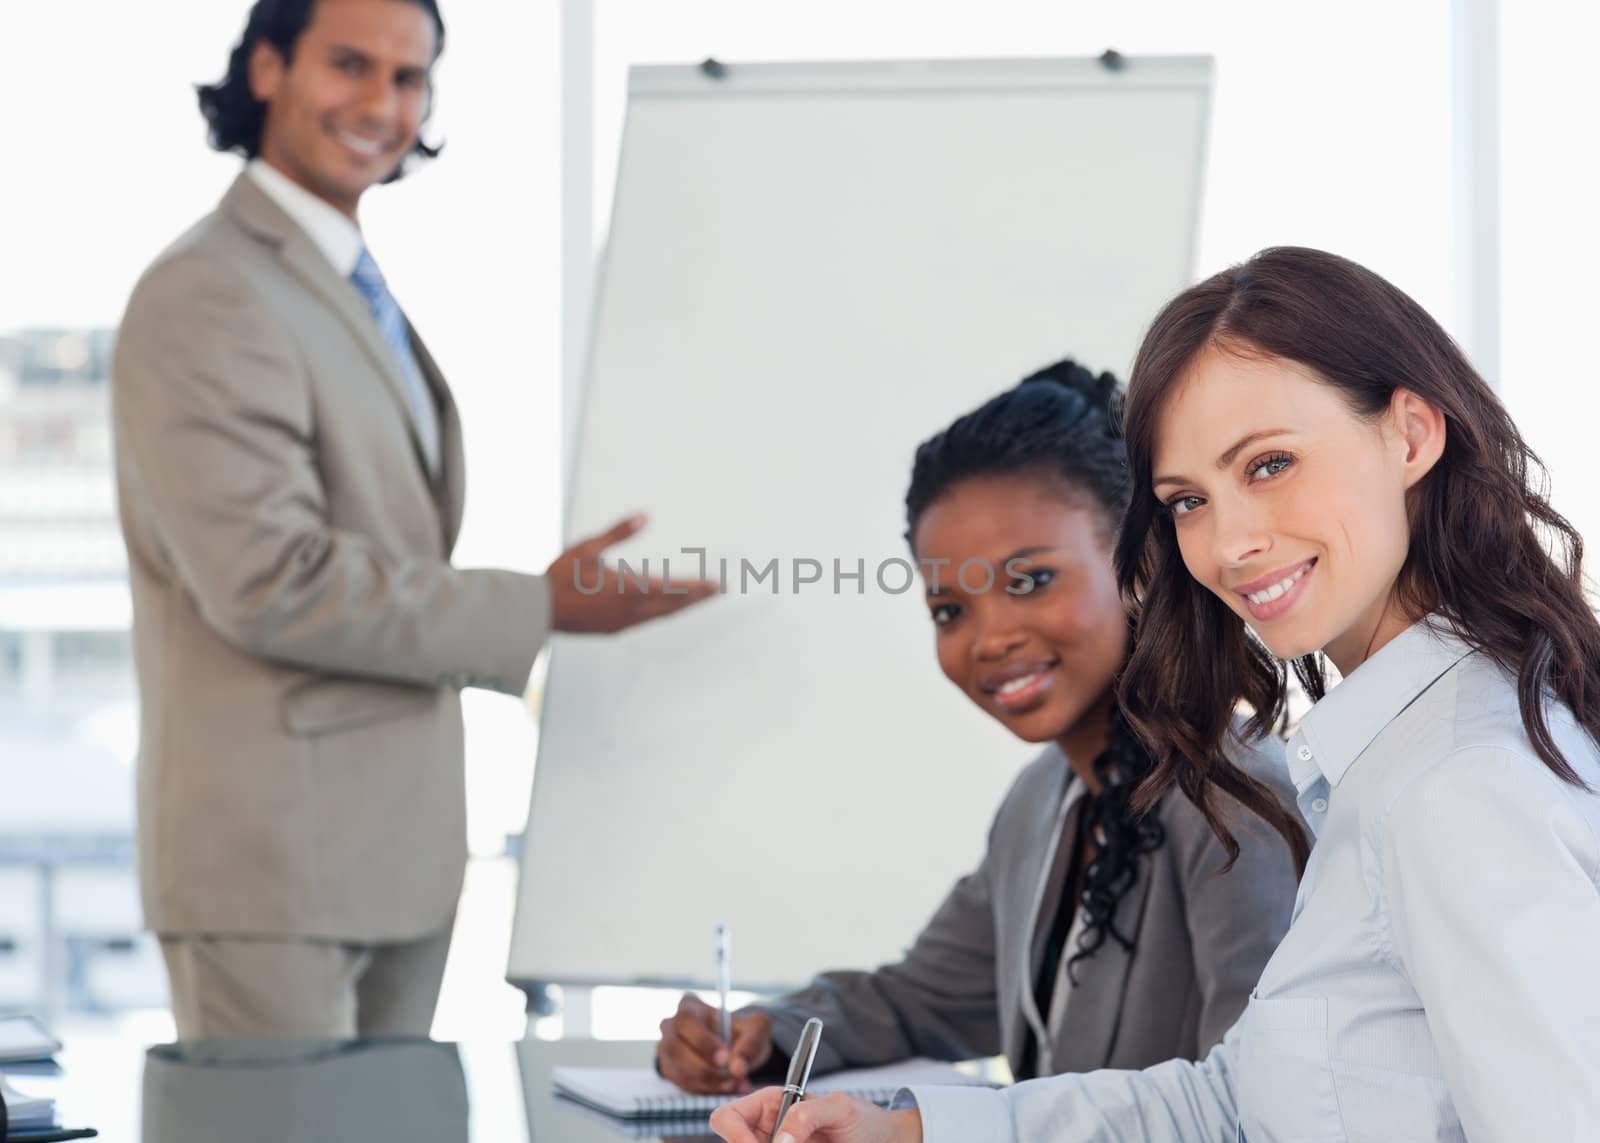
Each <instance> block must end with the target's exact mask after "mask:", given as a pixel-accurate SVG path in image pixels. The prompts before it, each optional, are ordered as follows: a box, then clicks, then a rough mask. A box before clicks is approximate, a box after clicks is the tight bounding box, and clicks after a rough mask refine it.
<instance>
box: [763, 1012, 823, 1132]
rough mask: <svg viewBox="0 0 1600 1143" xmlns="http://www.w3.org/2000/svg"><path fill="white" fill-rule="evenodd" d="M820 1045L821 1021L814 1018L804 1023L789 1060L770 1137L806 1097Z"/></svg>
mask: <svg viewBox="0 0 1600 1143" xmlns="http://www.w3.org/2000/svg"><path fill="white" fill-rule="evenodd" d="M821 1044H822V1021H821V1020H818V1019H817V1018H816V1017H815V1016H813V1017H812V1018H811V1019H809V1020H807V1021H806V1026H805V1027H804V1028H802V1029H801V1030H800V1043H799V1044H797V1045H796V1046H795V1049H794V1056H793V1057H792V1058H791V1059H790V1060H789V1074H788V1076H787V1077H785V1079H784V1081H783V1100H782V1102H780V1103H779V1104H778V1118H777V1121H776V1122H774V1123H773V1125H772V1137H773V1138H774V1139H776V1138H777V1137H778V1129H779V1128H780V1127H782V1126H783V1117H784V1116H785V1115H788V1114H789V1109H790V1108H791V1107H793V1106H794V1105H795V1104H797V1103H799V1102H800V1101H801V1100H802V1099H804V1098H805V1097H806V1082H807V1081H808V1080H810V1079H811V1065H812V1063H814V1062H815V1061H816V1058H817V1048H818V1047H820V1046H821Z"/></svg>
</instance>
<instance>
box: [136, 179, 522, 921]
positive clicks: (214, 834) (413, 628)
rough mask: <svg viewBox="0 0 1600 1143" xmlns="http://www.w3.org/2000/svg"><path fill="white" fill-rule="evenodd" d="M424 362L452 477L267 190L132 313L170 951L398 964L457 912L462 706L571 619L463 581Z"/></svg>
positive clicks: (149, 782)
mask: <svg viewBox="0 0 1600 1143" xmlns="http://www.w3.org/2000/svg"><path fill="white" fill-rule="evenodd" d="M412 338H413V345H414V347H415V350H416V356H417V360H418V363H419V365H420V366H421V368H422V371H423V373H424V374H425V376H426V378H427V381H428V383H429V385H430V386H431V388H432V391H433V395H434V398H435V400H436V401H437V404H438V408H439V421H440V431H441V437H442V451H443V458H442V464H441V466H440V467H441V472H440V475H439V477H438V478H437V479H436V480H435V479H432V478H430V477H429V475H428V473H427V471H426V468H425V465H424V462H423V460H422V454H421V446H420V443H419V440H418V438H417V435H416V431H415V428H414V424H413V418H412V416H411V414H410V412H409V410H408V408H407V405H406V400H405V393H404V389H403V385H404V381H403V379H402V377H401V375H400V373H399V365H398V364H397V362H396V360H395V357H394V354H393V352H392V351H391V350H390V349H389V347H388V346H387V345H386V344H385V342H384V341H383V338H382V336H381V334H380V333H379V332H378V328H377V325H376V323H375V322H374V321H373V319H372V317H371V315H370V312H369V311H368V309H367V307H366V304H365V302H364V301H363V300H362V298H361V296H360V295H359V294H358V293H357V292H356V290H355V288H354V287H353V286H352V285H350V284H349V283H348V282H346V281H344V280H343V279H341V278H340V277H339V276H338V275H337V274H336V273H335V271H334V270H333V268H332V267H331V266H330V265H329V264H328V262H327V260H326V259H325V258H324V257H323V255H322V254H321V252H320V251H319V250H318V249H317V248H316V247H315V245H314V244H313V243H312V241H311V239H310V238H309V236H307V235H306V233H305V232H304V231H302V230H301V229H300V228H299V227H298V226H297V225H296V224H295V223H293V222H292V221H291V220H290V219H289V217H288V216H287V215H285V214H284V213H283V211H282V210H280V209H279V208H278V207H277V206H276V205H275V204H274V203H273V202H272V201H271V200H270V199H269V198H268V197H267V196H266V195H265V194H264V193H262V191H261V190H260V189H259V188H258V187H257V186H256V185H255V184H254V183H252V182H251V181H250V180H249V179H247V178H245V177H241V178H240V179H239V180H238V181H237V182H235V183H234V185H233V186H232V188H231V189H230V190H229V191H228V193H227V195H226V196H225V197H224V198H223V200H222V203H221V205H220V206H219V207H218V209H217V210H216V211H215V212H214V213H212V214H211V215H209V216H208V217H206V218H205V219H203V220H201V221H200V222H199V223H198V224H197V225H196V226H195V227H194V228H193V229H191V230H190V231H189V232H188V233H187V234H185V235H183V237H181V238H180V239H178V241H177V242H176V243H174V244H173V245H172V246H171V247H169V248H168V249H167V250H166V251H165V252H163V253H162V254H161V256H160V257H158V258H157V259H156V261H155V263H154V264H153V265H152V266H151V267H150V269H149V270H147V271H146V272H145V274H144V276H143V277H142V278H141V279H140V281H139V284H138V286H137V287H136V288H135V290H134V292H133V296H132V298H131V300H130V301H129V303H128V309H127V313H126V315H125V316H124V318H123V322H122V326H121V329H120V331H119V334H118V337H117V346H116V351H115V356H114V360H113V364H112V390H111V391H112V415H113V433H114V441H115V449H116V470H117V489H118V496H119V510H120V513H121V516H122V525H123V533H124V537H125V539H126V541H127V547H128V560H129V578H130V581H131V586H132V592H133V635H134V654H135V663H136V667H137V672H138V681H139V700H140V719H141V725H140V739H139V763H138V821H139V873H140V887H141V892H142V895H143V899H144V906H145V916H146V922H147V923H148V924H149V926H150V927H151V928H152V929H154V930H156V931H157V932H160V933H164V934H192V933H218V934H242V935H248V934H258V935H271V936H302V937H304V936H310V937H332V938H339V939H345V940H352V941H381V940H395V939H406V938H410V937H415V936H420V935H422V934H424V933H428V932H432V931H435V930H437V929H438V928H439V926H440V925H442V924H444V923H445V922H446V921H447V920H448V918H449V917H450V916H451V914H452V911H453V910H454V908H455V903H456V898H457V895H458V893H459V891H460V886H461V878H462V873H463V870H464V868H465V859H466V829H465V821H466V807H465V794H464V774H463V759H462V733H461V708H460V700H459V690H460V688H462V687H465V686H482V687H488V688H491V689H494V690H499V691H504V692H507V693H510V694H517V693H520V692H521V691H522V689H523V687H524V686H525V685H526V681H527V678H528V674H529V671H530V670H531V668H532V664H533V660H534V657H535V656H536V655H537V653H538V651H539V648H540V646H541V645H542V644H543V642H544V640H545V637H546V635H547V633H548V630H549V624H550V597H549V586H548V584H547V583H546V582H545V580H544V579H543V578H542V577H538V576H530V575H523V574H518V573H514V572H508V571H490V570H481V571H465V570H461V569H457V568H454V567H452V566H451V564H450V562H449V560H450V551H451V548H452V546H453V544H454V542H455V538H456V533H457V530H458V529H459V527H460V522H461V507H462V500H463V494H464V478H463V468H462V454H461V426H460V422H459V420H458V418H457V415H456V408H455V405H454V403H453V401H452V400H451V397H450V391H449V389H448V388H446V386H445V383H444V378H443V377H441V376H440V373H439V370H438V367H437V366H436V365H435V364H434V362H433V359H432V358H431V357H430V356H429V355H428V352H427V350H426V349H425V348H424V347H423V345H422V343H421V342H420V340H417V339H416V335H415V333H414V332H413V334H412Z"/></svg>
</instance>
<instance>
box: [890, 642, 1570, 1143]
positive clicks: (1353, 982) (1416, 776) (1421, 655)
mask: <svg viewBox="0 0 1600 1143" xmlns="http://www.w3.org/2000/svg"><path fill="white" fill-rule="evenodd" d="M1548 712H1549V718H1550V723H1551V729H1552V731H1553V733H1554V736H1555V740H1556V743H1557V744H1558V746H1559V748H1560V749H1561V751H1562V753H1563V754H1564V755H1565V757H1566V759H1567V761H1568V762H1569V763H1570V764H1571V766H1572V767H1573V769H1575V770H1576V771H1577V772H1578V774H1579V775H1580V776H1582V777H1583V778H1584V780H1585V781H1586V782H1588V783H1589V784H1590V786H1591V787H1592V788H1593V789H1595V790H1600V749H1597V747H1596V745H1595V743H1594V742H1593V741H1591V740H1590V739H1589V737H1588V736H1587V735H1586V734H1585V733H1584V732H1583V731H1582V729H1581V728H1580V727H1579V726H1577V724H1576V723H1575V722H1574V720H1573V718H1572V716H1571V713H1570V712H1569V711H1568V710H1567V709H1566V708H1565V707H1564V706H1561V705H1560V704H1555V703H1552V704H1551V705H1550V706H1549V707H1548ZM1287 757H1288V765H1289V773H1290V776H1291V777H1292V778H1293V779H1294V783H1295V787H1296V789H1297V791H1298V793H1299V799H1298V800H1299V805H1300V809H1301V812H1302V813H1303V814H1304V815H1305V819H1306V821H1307V822H1308V823H1309V824H1310V825H1311V827H1312V829H1313V830H1314V831H1315V832H1316V834H1317V843H1316V848H1315V849H1314V850H1313V851H1312V854H1311V862H1310V864H1309V865H1308V866H1307V868H1306V873H1305V877H1304V878H1303V879H1302V881H1301V885H1300V892H1299V895H1298V897H1297V899H1296V902H1295V912H1294V921H1293V923H1292V924H1291V926H1290V928H1289V932H1288V935H1287V936H1286V937H1285V938H1284V939H1283V942H1282V943H1281V944H1280V945H1279V946H1278V950H1277V952H1275V953H1274V954H1273V956H1272V958H1271V960H1269V961H1268V962H1267V966H1266V968H1265V969H1264V970H1263V971H1262V975H1261V981H1260V984H1259V985H1258V986H1257V987H1256V989H1255V991H1254V992H1253V993H1252V994H1251V1000H1250V1003H1249V1005H1248V1006H1247V1007H1246V1009H1245V1012H1244V1015H1242V1016H1241V1017H1240V1018H1239V1021H1238V1023H1236V1024H1235V1025H1234V1026H1233V1028H1232V1029H1231V1030H1230V1031H1229V1032H1228V1034H1227V1036H1226V1037H1225V1038H1224V1039H1223V1042H1222V1043H1221V1044H1219V1045H1218V1046H1217V1047H1216V1048H1215V1049H1213V1050H1212V1052H1211V1053H1210V1054H1209V1055H1208V1056H1207V1057H1206V1059H1205V1060H1203V1061H1201V1062H1199V1063H1193V1062H1189V1061H1181V1060H1177V1061H1170V1062H1168V1063H1164V1064H1159V1065H1157V1066H1155V1067H1153V1068H1148V1069H1146V1070H1144V1071H1099V1072H1091V1073H1089V1074H1087V1075H1072V1076H1057V1077H1053V1078H1050V1079H1043V1080H1036V1081H1033V1082H1031V1083H1025V1084H1019V1085H1017V1086H1016V1087H1014V1088H1011V1089H1009V1090H1007V1091H1003V1092H993V1091H970V1090H969V1091H955V1090H947V1089H939V1088H920V1087H919V1088H913V1089H912V1090H911V1091H910V1092H909V1093H902V1096H901V1105H902V1106H903V1105H905V1104H907V1103H909V1102H911V1101H912V1100H914V1101H915V1102H916V1104H917V1105H918V1106H920V1108H921V1110H922V1117H923V1130H924V1138H925V1140H926V1143H958V1141H959V1143H979V1141H986V1140H1027V1141H1029V1143H1045V1141H1050V1143H1058V1141H1059V1143H1078V1141H1096V1143H1134V1141H1139V1143H1144V1141H1151V1143H1178V1141H1180V1140H1182V1141H1188V1140H1217V1141H1231V1140H1247V1141H1248V1143H1280V1141H1281V1143H1345V1141H1349V1143H1412V1141H1416V1143H1421V1141H1423V1140H1427V1141H1430V1143H1432V1141H1444V1140H1450V1141H1461V1140H1471V1141H1472V1143H1500V1141H1510V1140H1518V1141H1521V1140H1530V1139H1537V1140H1540V1141H1541V1143H1551V1141H1556V1140H1563V1141H1564V1140H1571V1141H1573V1143H1577V1141H1579V1140H1583V1141H1589V1143H1592V1141H1594V1140H1600V794H1593V793H1585V792H1584V791H1583V790H1580V789H1578V788H1577V787H1575V786H1572V785H1569V784H1567V783H1565V782H1562V781H1561V780H1560V779H1558V778H1557V777H1556V776H1555V775H1554V774H1552V773H1551V772H1550V770H1549V769H1548V768H1547V767H1546V766H1545V765H1544V763H1543V762H1541V761H1540V760H1539V758H1538V756H1537V755H1536V754H1535V753H1534V751H1533V747H1532V745H1531V744H1530V742H1529V740H1528V737H1527V735H1526V733H1525V732H1524V730H1523V726H1522V718H1521V715H1520V713H1519V710H1518V706H1517V693H1516V682H1515V680H1514V679H1513V678H1511V677H1510V676H1508V675H1506V674H1505V673H1503V672H1502V671H1501V670H1500V669H1499V668H1498V667H1496V666H1495V664H1494V663H1493V662H1492V661H1491V660H1490V659H1489V658H1488V657H1487V656H1486V655H1484V654H1482V653H1475V652H1472V651H1470V650H1469V649H1468V648H1467V647H1466V646H1465V645H1464V644H1463V643H1461V641H1460V640H1458V639H1457V638H1455V637H1454V636H1453V635H1450V634H1448V633H1446V632H1444V631H1443V630H1442V629H1441V628H1439V627H1438V626H1436V625H1434V624H1430V623H1427V622H1424V623H1419V624H1417V625H1415V626H1413V627H1412V628H1410V629H1409V630H1407V631H1406V632H1404V633H1403V634H1401V635H1400V636H1398V637H1397V638H1395V639H1394V640H1393V641H1392V642H1390V643H1389V644H1388V645H1387V646H1385V647H1384V648H1382V649H1381V650H1380V651H1379V652H1378V653H1377V654H1375V655H1373V656H1372V658H1370V659H1369V660H1367V662H1365V663H1363V664H1362V665H1361V666H1360V667H1359V668H1357V669H1356V670H1355V671H1353V672H1352V673H1351V675H1350V677H1349V678H1348V679H1345V680H1344V681H1343V682H1341V683H1339V684H1338V685H1337V686H1336V687H1335V688H1334V689H1333V690H1332V691H1331V692H1330V693H1329V694H1328V696H1327V697H1326V698H1324V699H1323V700H1322V701H1321V702H1319V703H1318V704H1317V705H1316V706H1315V707H1314V708H1313V709H1312V711H1311V713H1310V714H1309V715H1307V717H1306V719H1305V721H1304V722H1303V724H1302V725H1301V727H1300V729H1299V731H1298V732H1297V733H1296V734H1295V735H1294V737H1293V738H1292V739H1290V741H1289V743H1288V746H1287Z"/></svg>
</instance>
